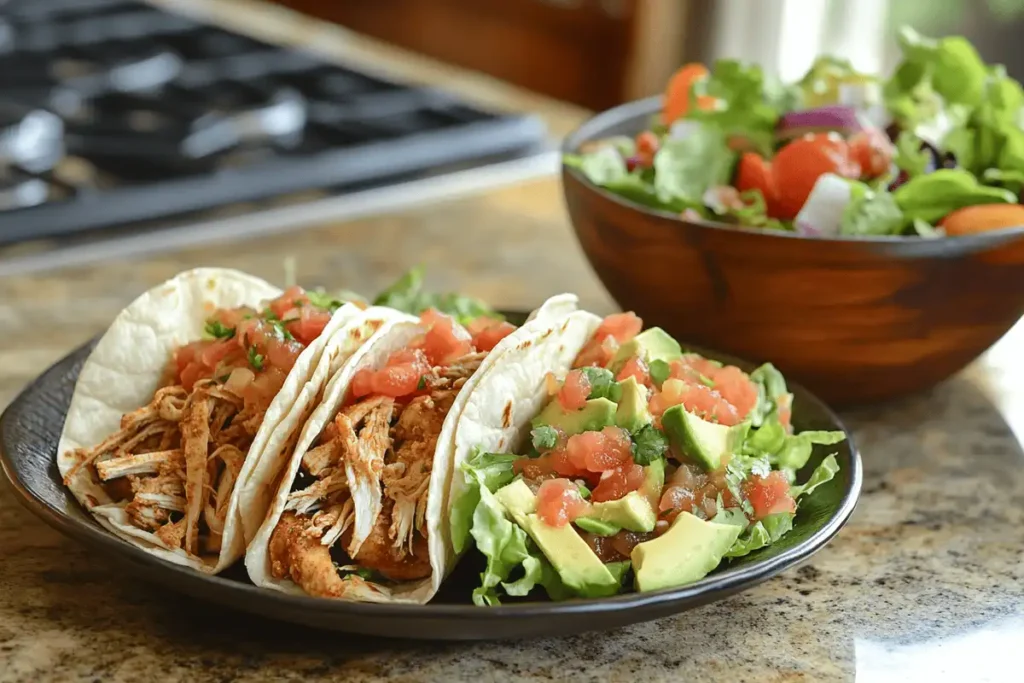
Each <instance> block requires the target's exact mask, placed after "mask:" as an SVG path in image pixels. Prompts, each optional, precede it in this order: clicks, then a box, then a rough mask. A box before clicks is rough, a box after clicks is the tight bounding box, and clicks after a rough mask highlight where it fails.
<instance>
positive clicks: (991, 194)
mask: <svg viewBox="0 0 1024 683" xmlns="http://www.w3.org/2000/svg"><path fill="white" fill-rule="evenodd" d="M892 196H893V198H894V199H895V200H896V204H897V205H899V207H900V209H902V210H903V216H904V220H906V221H907V222H908V223H912V222H913V221H915V220H918V219H919V220H922V221H925V222H926V223H929V224H932V225H934V224H935V223H936V222H938V221H939V220H941V219H942V218H944V217H945V216H947V215H949V214H950V213H952V212H953V211H956V210H957V209H962V208H964V207H967V206H974V205H977V204H1000V203H1008V204H1014V203H1016V202H1017V197H1016V196H1015V195H1014V194H1013V193H1012V192H1010V191H1009V190H1004V189H1001V188H997V187H988V186H985V185H982V184H981V183H979V182H978V179H977V178H976V177H974V175H972V174H971V173H970V172H969V171H965V170H964V169H961V168H943V169H939V170H938V171H935V172H934V173H929V174H927V175H923V176H918V177H916V178H912V179H910V180H909V181H908V182H906V183H905V184H903V185H900V186H899V187H898V188H896V190H895V191H894V192H893V193H892Z"/></svg>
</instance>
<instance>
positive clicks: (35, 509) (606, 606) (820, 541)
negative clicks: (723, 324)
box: [0, 311, 864, 630]
mask: <svg viewBox="0 0 1024 683" xmlns="http://www.w3.org/2000/svg"><path fill="white" fill-rule="evenodd" d="M503 312H504V311H503ZM508 313H510V314H519V312H518V311H516V312H508ZM97 341H98V337H94V338H92V339H90V340H89V341H87V342H86V343H84V344H82V345H81V346H78V347H77V348H75V349H74V350H72V351H71V352H69V353H68V354H67V355H65V356H63V357H62V358H60V359H59V360H57V361H56V362H54V363H53V364H52V365H51V366H50V367H49V368H47V369H46V370H44V371H43V372H42V373H40V374H39V375H38V376H37V377H36V378H35V379H33V380H32V381H31V382H29V383H28V385H27V386H26V387H24V388H23V390H22V391H21V392H20V393H19V394H18V395H17V396H16V397H15V398H14V399H13V400H12V401H11V403H10V404H9V405H8V406H7V407H6V408H5V409H4V411H3V412H2V414H0V472H2V474H3V476H4V478H6V480H7V481H8V483H9V484H10V485H11V489H12V492H13V493H14V494H15V498H16V499H17V500H18V502H19V503H21V504H22V505H23V506H24V507H25V508H27V509H28V510H29V511H30V512H32V513H33V514H34V515H35V516H36V517H38V518H39V519H41V520H42V521H43V522H44V523H46V524H47V525H48V526H50V527H52V528H53V529H55V530H56V531H58V532H60V533H61V534H63V535H64V536H67V537H69V538H71V539H74V540H77V541H79V542H82V543H84V544H85V545H87V546H90V547H92V548H93V549H98V550H102V551H109V553H110V555H111V557H115V558H117V559H118V560H120V561H123V562H126V564H127V565H128V566H129V567H131V566H134V567H135V568H137V569H139V570H140V571H141V572H144V573H145V575H146V578H147V579H149V580H151V581H154V582H156V583H160V584H164V585H173V586H175V587H177V589H178V590H183V591H184V592H187V593H191V594H192V595H201V596H202V597H203V599H204V600H207V601H212V602H216V603H222V604H225V603H229V602H231V603H233V604H235V605H236V606H237V602H235V601H232V600H230V599H229V598H232V597H234V598H246V599H251V600H253V601H255V602H254V604H253V606H247V607H241V609H243V610H245V611H250V612H258V613H263V614H269V612H268V611H267V610H265V609H259V608H258V607H256V606H255V603H260V604H264V605H271V606H273V607H274V609H275V611H279V612H284V611H286V610H289V609H292V610H309V611H310V612H311V613H312V612H315V613H318V614H330V615H333V616H335V617H339V616H346V617H352V618H358V617H361V616H362V617H368V618H369V617H382V618H387V617H391V618H406V619H437V618H451V617H465V616H468V615H472V617H473V618H474V619H481V620H483V621H487V622H490V621H503V620H514V619H532V618H536V617H543V616H548V615H570V614H588V613H618V612H624V611H632V610H637V611H638V612H639V611H642V610H643V609H644V608H647V607H655V606H657V605H679V606H680V609H679V610H676V611H682V609H685V607H682V606H684V605H687V604H691V603H692V604H697V602H696V601H699V600H701V599H702V598H704V597H708V596H711V599H712V600H715V599H718V598H719V597H725V596H727V595H730V594H732V593H734V592H736V591H739V590H745V589H747V588H750V587H752V586H754V585H756V584H759V583H761V582H763V581H765V580H767V579H769V578H772V577H774V576H776V575H777V574H779V573H781V572H782V571H784V570H786V569H789V568H791V567H793V566H795V565H797V564H799V563H801V562H803V561H806V560H807V559H809V558H810V557H811V556H813V555H815V554H817V553H818V552H819V551H821V550H822V549H823V548H825V547H826V546H827V545H828V544H829V543H830V542H831V541H832V539H833V538H834V537H835V536H836V535H837V534H838V533H839V532H840V530H841V529H842V528H843V527H844V526H846V524H847V522H848V521H849V520H850V518H851V516H852V515H853V513H854V510H855V509H856V507H857V505H858V502H859V500H860V494H861V490H862V488H863V481H864V466H863V462H862V458H861V453H860V449H859V448H858V445H857V442H856V441H855V438H854V435H853V433H852V431H851V430H850V429H849V427H848V426H847V425H846V424H845V423H844V422H843V420H842V419H841V418H840V417H839V415H837V414H836V413H835V411H833V410H832V409H831V408H830V407H829V406H828V404H826V403H825V402H824V401H822V400H821V399H819V398H818V397H817V396H816V395H815V394H814V393H812V392H810V391H809V390H807V389H806V388H804V387H803V386H801V385H800V384H798V383H796V382H790V383H789V385H790V391H791V392H793V393H794V394H796V395H799V396H800V398H801V400H802V401H803V402H806V403H810V404H814V405H815V409H816V410H818V411H819V412H821V413H822V414H824V415H825V416H826V417H827V418H828V420H829V422H830V423H832V424H833V425H834V426H835V427H836V428H837V429H839V430H841V431H843V432H844V433H845V435H846V442H847V448H848V450H849V458H848V462H846V464H847V465H848V467H849V484H848V485H847V486H846V487H845V488H844V490H843V492H842V496H841V498H840V500H839V503H838V505H837V506H836V509H835V511H834V512H833V514H832V515H830V517H829V519H828V520H827V522H825V523H824V524H822V525H821V527H820V528H818V529H816V530H815V531H814V532H813V533H812V534H811V535H810V536H808V537H807V538H806V539H804V540H802V541H800V542H798V543H797V544H796V545H794V546H793V547H790V548H787V549H785V550H784V551H782V552H781V553H779V554H778V555H776V556H774V557H769V558H765V559H764V560H761V561H759V562H755V563H753V564H751V565H748V566H738V567H733V568H727V569H726V570H725V571H723V572H721V573H718V574H712V575H709V576H707V577H705V578H703V579H701V580H700V581H698V582H695V583H693V584H688V585H686V586H680V587H675V588H668V589H663V590H658V591H652V592H649V593H636V592H627V593H622V594H619V595H615V596H611V597H606V598H588V599H573V600H566V601H560V602H551V601H529V602H523V603H511V604H502V605H498V606H493V607H478V606H476V605H462V604H457V605H456V604H438V603H427V604H426V605H412V604H400V603H361V602H347V601H333V600H324V599H322V598H316V597H311V596H307V595H291V594H286V593H280V592H277V591H272V590H267V589H265V588H259V587H257V586H255V585H252V584H247V583H243V582H240V581H237V580H234V579H231V578H226V577H223V576H220V575H210V574H203V573H200V572H196V571H195V570H192V569H189V568H186V567H183V566H180V565H177V564H173V563H170V562H166V561H164V560H160V559H158V558H156V557H155V556H153V555H151V554H148V553H146V552H145V551H143V550H142V549H140V548H138V547H137V546H134V545H132V544H129V543H126V542H125V541H123V540H122V539H120V538H119V537H117V536H114V535H113V534H111V533H109V532H108V531H106V530H105V529H103V528H102V527H100V526H99V525H98V524H96V523H95V521H94V520H93V519H92V518H91V516H90V515H89V514H88V513H87V512H85V511H84V509H83V508H82V507H81V506H80V504H79V503H78V502H77V501H76V500H73V498H72V500H71V501H70V504H71V505H74V506H76V509H77V510H78V512H79V513H80V514H75V513H69V512H68V511H67V510H62V509H59V508H58V507H56V506H55V505H54V503H53V501H51V500H50V499H48V498H46V497H44V496H40V495H38V494H37V493H36V492H35V491H33V490H32V487H31V486H30V484H29V483H28V482H26V481H25V480H24V479H23V476H22V467H19V465H18V464H16V462H15V461H16V460H17V459H18V458H17V457H16V456H14V455H13V453H11V452H8V449H7V448H6V447H5V446H9V445H10V443H11V437H10V436H9V432H10V431H11V429H12V423H14V422H15V421H16V420H17V419H18V418H19V417H20V415H21V414H22V413H23V412H24V411H25V409H26V407H30V404H32V403H33V402H34V401H37V400H38V398H37V397H36V396H37V394H39V393H41V392H47V391H50V387H51V386H52V385H54V384H55V383H57V382H59V381H60V380H59V379H58V377H60V376H61V375H63V374H64V373H67V372H69V371H70V370H71V369H72V368H74V367H75V365H76V364H80V363H81V362H83V361H84V360H85V357H86V356H87V355H88V353H89V352H90V351H91V349H92V348H93V346H94V344H95V343H96V342H97ZM693 348H694V349H699V350H700V351H701V352H705V351H708V350H707V349H703V348H702V347H696V346H694V347H693ZM716 353H717V352H716ZM718 355H719V356H721V357H722V358H723V359H725V360H729V361H734V360H735V361H738V362H741V363H745V364H748V365H749V364H750V362H749V361H745V360H743V359H739V358H734V357H733V356H731V355H730V354H726V353H721V354H718ZM77 372H78V370H77V369H75V370H74V371H73V374H74V375H75V376H76V377H77ZM310 623H313V622H312V621H311V622H310ZM356 630H358V629H356Z"/></svg>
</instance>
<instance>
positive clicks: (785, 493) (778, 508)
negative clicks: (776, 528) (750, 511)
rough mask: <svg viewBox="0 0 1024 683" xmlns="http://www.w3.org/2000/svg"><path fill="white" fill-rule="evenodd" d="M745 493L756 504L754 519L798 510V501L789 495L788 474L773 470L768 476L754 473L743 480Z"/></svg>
mask: <svg viewBox="0 0 1024 683" xmlns="http://www.w3.org/2000/svg"><path fill="white" fill-rule="evenodd" d="M743 494H744V495H745V496H746V497H747V500H749V501H750V504H751V505H753V506H754V519H755V520H759V519H764V518H765V517H767V516H768V515H774V514H776V513H779V512H796V501H794V500H793V497H792V496H791V495H789V482H788V481H787V480H786V475H784V474H783V473H782V472H779V471H773V472H770V473H769V474H768V476H767V477H762V476H759V475H756V474H755V475H753V476H751V477H750V478H749V479H747V480H746V481H745V482H743Z"/></svg>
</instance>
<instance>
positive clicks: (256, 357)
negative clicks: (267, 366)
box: [249, 346, 263, 370]
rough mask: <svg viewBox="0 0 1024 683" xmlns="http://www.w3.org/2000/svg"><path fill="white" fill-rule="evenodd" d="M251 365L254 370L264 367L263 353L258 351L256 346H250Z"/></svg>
mask: <svg viewBox="0 0 1024 683" xmlns="http://www.w3.org/2000/svg"><path fill="white" fill-rule="evenodd" d="M249 365H251V366H252V367H253V369H254V370H262V369H263V354H260V353H257V352H256V347H255V346H250V347H249Z"/></svg>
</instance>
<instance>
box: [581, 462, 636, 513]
mask: <svg viewBox="0 0 1024 683" xmlns="http://www.w3.org/2000/svg"><path fill="white" fill-rule="evenodd" d="M643 483H644V468H643V467H641V466H640V465H637V464H636V463H635V462H633V461H629V462H627V463H624V464H622V465H619V466H618V467H616V468H615V469H613V470H607V471H606V472H604V473H603V474H602V475H601V481H600V483H598V485H597V488H595V489H594V491H593V492H592V493H591V494H590V500H592V501H593V502H595V503H600V502H603V501H606V500H618V499H619V498H622V497H623V496H624V495H626V494H627V493H629V492H630V491H636V490H637V489H639V488H640V487H641V486H643Z"/></svg>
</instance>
